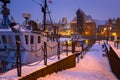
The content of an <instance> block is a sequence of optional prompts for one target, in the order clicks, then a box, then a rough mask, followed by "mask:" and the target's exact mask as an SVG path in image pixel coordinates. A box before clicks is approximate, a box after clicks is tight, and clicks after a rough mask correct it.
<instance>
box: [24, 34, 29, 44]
mask: <svg viewBox="0 0 120 80" xmlns="http://www.w3.org/2000/svg"><path fill="white" fill-rule="evenodd" d="M28 40H29V39H28V35H25V42H26V44H28V42H29V41H28Z"/></svg>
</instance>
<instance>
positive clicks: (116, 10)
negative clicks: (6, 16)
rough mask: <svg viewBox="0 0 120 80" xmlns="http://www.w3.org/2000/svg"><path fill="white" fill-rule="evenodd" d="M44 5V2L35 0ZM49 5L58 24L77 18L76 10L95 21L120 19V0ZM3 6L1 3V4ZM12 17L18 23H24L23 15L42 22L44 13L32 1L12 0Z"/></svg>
mask: <svg viewBox="0 0 120 80" xmlns="http://www.w3.org/2000/svg"><path fill="white" fill-rule="evenodd" d="M35 1H37V2H39V3H41V4H42V0H35ZM52 1H53V2H52V3H48V6H49V9H50V11H51V17H52V20H53V21H55V22H57V21H59V20H60V19H61V18H62V17H66V18H67V19H68V21H69V22H70V21H71V20H72V19H73V18H74V17H75V16H76V10H77V9H79V8H80V9H81V10H83V11H84V12H85V14H87V15H91V16H92V18H93V19H98V20H107V19H108V18H117V17H120V0H52ZM0 5H1V3H0ZM8 7H9V8H10V11H11V14H10V15H11V16H13V17H14V19H15V20H16V22H18V23H21V22H23V20H24V18H23V17H22V14H23V13H26V12H27V13H30V14H31V15H32V17H31V19H33V20H37V19H38V20H39V21H40V22H42V19H43V13H42V12H41V6H40V5H38V4H37V3H35V2H33V1H32V0H11V3H10V4H8Z"/></svg>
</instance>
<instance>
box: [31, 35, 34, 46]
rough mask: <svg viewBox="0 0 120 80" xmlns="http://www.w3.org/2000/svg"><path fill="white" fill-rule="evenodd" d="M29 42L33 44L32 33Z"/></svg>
mask: <svg viewBox="0 0 120 80" xmlns="http://www.w3.org/2000/svg"><path fill="white" fill-rule="evenodd" d="M30 43H31V44H34V36H33V35H31V36H30Z"/></svg>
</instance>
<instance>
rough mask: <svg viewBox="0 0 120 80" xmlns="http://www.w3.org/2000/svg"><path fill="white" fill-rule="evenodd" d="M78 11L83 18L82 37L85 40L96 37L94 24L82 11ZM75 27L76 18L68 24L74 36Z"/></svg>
mask: <svg viewBox="0 0 120 80" xmlns="http://www.w3.org/2000/svg"><path fill="white" fill-rule="evenodd" d="M80 11H81V12H82V13H83V18H84V23H83V33H82V36H83V37H87V38H94V37H95V36H96V23H95V22H94V20H93V19H92V17H91V16H88V15H86V14H85V13H84V12H83V11H82V10H80ZM76 26H77V18H76V17H75V18H74V19H73V20H72V21H71V23H70V27H71V31H72V32H73V34H75V31H76Z"/></svg>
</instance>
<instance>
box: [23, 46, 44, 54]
mask: <svg viewBox="0 0 120 80" xmlns="http://www.w3.org/2000/svg"><path fill="white" fill-rule="evenodd" d="M42 47H43V45H42V46H40V48H39V49H38V50H28V49H26V48H24V47H23V46H21V48H23V49H24V50H25V51H28V52H32V53H33V52H38V51H40V50H41V49H42Z"/></svg>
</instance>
